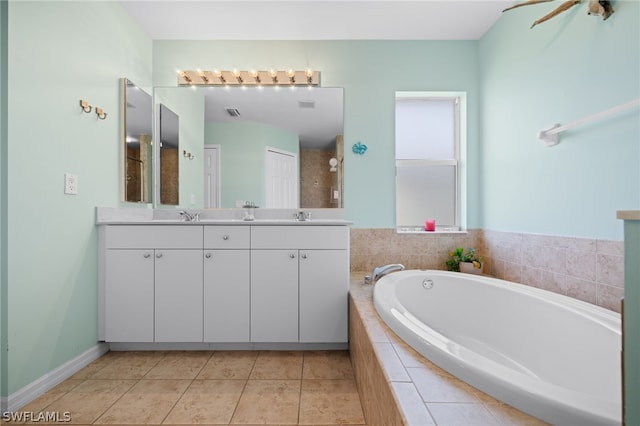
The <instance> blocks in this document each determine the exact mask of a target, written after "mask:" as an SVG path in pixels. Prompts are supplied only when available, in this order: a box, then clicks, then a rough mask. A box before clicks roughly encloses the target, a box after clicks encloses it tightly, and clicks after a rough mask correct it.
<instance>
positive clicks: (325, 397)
mask: <svg viewBox="0 0 640 426" xmlns="http://www.w3.org/2000/svg"><path fill="white" fill-rule="evenodd" d="M299 424H301V425H317V424H323V425H330V424H331V425H337V424H340V425H347V424H364V414H363V413H362V407H361V405H360V396H359V395H358V388H357V387H356V382H355V380H353V379H352V380H303V381H302V390H301V394H300V423H299Z"/></svg>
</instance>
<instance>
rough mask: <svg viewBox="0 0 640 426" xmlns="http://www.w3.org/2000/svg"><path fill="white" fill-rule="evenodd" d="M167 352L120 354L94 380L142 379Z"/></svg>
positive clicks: (96, 374) (94, 375) (95, 375)
mask: <svg viewBox="0 0 640 426" xmlns="http://www.w3.org/2000/svg"><path fill="white" fill-rule="evenodd" d="M165 355H166V352H118V353H116V354H114V355H113V359H112V360H111V361H110V362H109V363H108V364H107V365H106V366H105V367H104V368H102V369H100V370H99V371H97V372H96V373H95V374H93V375H92V376H91V378H92V379H142V378H143V377H144V375H145V374H147V373H148V372H149V370H151V369H152V368H153V367H155V366H156V365H157V364H158V362H160V360H161V359H162V358H163V357H164V356H165Z"/></svg>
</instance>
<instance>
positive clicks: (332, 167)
mask: <svg viewBox="0 0 640 426" xmlns="http://www.w3.org/2000/svg"><path fill="white" fill-rule="evenodd" d="M337 165H338V160H337V159H336V158H331V159H330V160H329V166H330V167H329V171H330V172H335V171H337V169H336V166H337Z"/></svg>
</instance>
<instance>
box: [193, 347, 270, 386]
mask: <svg viewBox="0 0 640 426" xmlns="http://www.w3.org/2000/svg"><path fill="white" fill-rule="evenodd" d="M257 357H258V352H252V351H216V352H214V353H213V355H211V358H209V361H208V362H207V364H206V365H205V366H204V367H203V368H202V370H201V371H200V374H198V376H197V378H198V379H245V380H246V379H248V378H249V374H251V370H252V369H253V365H254V364H255V363H256V358H257Z"/></svg>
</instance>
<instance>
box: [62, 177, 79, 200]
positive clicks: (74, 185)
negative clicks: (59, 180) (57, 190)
mask: <svg viewBox="0 0 640 426" xmlns="http://www.w3.org/2000/svg"><path fill="white" fill-rule="evenodd" d="M64 193H65V194H69V195H76V194H78V175H74V174H72V173H65V174H64Z"/></svg>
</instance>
